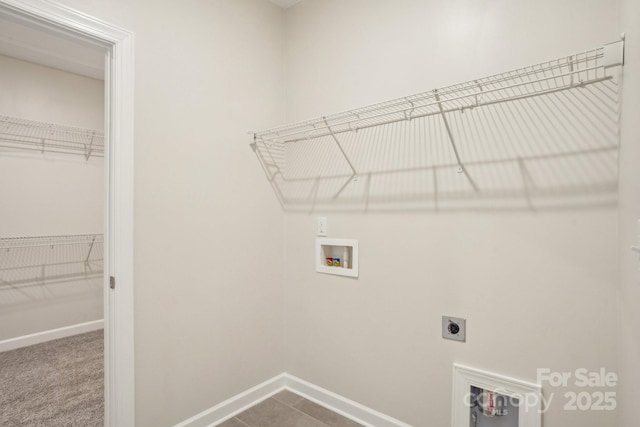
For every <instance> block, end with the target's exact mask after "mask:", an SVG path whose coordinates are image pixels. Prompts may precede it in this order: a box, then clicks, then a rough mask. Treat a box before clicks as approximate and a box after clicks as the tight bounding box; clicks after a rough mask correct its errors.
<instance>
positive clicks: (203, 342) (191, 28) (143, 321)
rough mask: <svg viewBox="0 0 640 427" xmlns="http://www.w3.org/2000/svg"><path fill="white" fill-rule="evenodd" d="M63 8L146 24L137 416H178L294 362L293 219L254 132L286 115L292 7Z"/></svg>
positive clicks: (248, 2)
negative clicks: (288, 286) (287, 245)
mask: <svg viewBox="0 0 640 427" xmlns="http://www.w3.org/2000/svg"><path fill="white" fill-rule="evenodd" d="M62 3H63V4H65V5H68V6H70V7H73V8H76V9H78V10H80V11H82V12H85V13H88V14H90V15H92V16H95V17H97V18H100V19H103V20H106V21H109V22H111V23H113V24H116V25H119V26H122V27H124V28H127V29H129V30H131V31H134V32H135V58H136V60H135V61H136V62H135V178H134V179H135V241H134V243H135V307H134V311H135V346H136V347H135V351H136V365H135V374H136V425H139V426H169V425H174V424H176V423H177V422H180V421H182V420H184V419H186V418H189V417H191V416H192V415H194V414H197V413H198V412H200V411H202V410H205V409H208V408H210V407H211V406H213V405H215V404H217V403H219V402H221V401H223V400H225V399H227V398H229V397H231V396H233V395H235V394H237V393H239V392H241V391H244V390H246V389H248V388H250V387H253V386H254V385H256V384H258V383H261V382H262V381H265V380H266V379H268V378H271V377H273V376H274V375H277V374H279V373H281V372H283V371H284V370H285V369H284V363H283V357H282V343H283V340H282V329H283V325H282V318H283V316H282V309H281V307H282V283H283V265H284V260H283V258H282V247H283V233H282V227H283V214H282V211H281V209H280V206H279V204H278V202H277V200H276V199H275V198H274V197H273V195H272V193H271V190H270V187H269V185H268V183H267V182H266V180H265V179H264V174H263V172H262V171H261V170H260V168H259V166H258V165H257V162H256V159H255V156H254V154H253V152H252V151H251V149H250V148H249V145H248V135H247V132H248V131H249V130H251V129H254V128H261V127H265V126H267V125H268V124H271V123H274V122H275V123H278V122H281V121H282V120H283V96H282V94H283V78H284V75H283V71H282V70H283V68H282V65H283V61H284V55H283V38H282V37H283V19H284V16H283V11H282V9H280V8H278V7H277V6H276V5H274V4H273V3H271V2H270V1H268V0H216V1H208V0H188V1H181V2H167V1H163V2H157V1H150V0H143V1H137V2H131V1H127V0H116V1H113V0H95V1H91V2H87V1H84V0H63V1H62Z"/></svg>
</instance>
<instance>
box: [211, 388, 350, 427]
mask: <svg viewBox="0 0 640 427" xmlns="http://www.w3.org/2000/svg"><path fill="white" fill-rule="evenodd" d="M327 426H329V427H362V425H361V424H358V423H356V422H354V421H351V420H349V419H347V418H345V417H343V416H342V415H339V414H336V413H335V412H332V411H330V410H328V409H326V408H324V407H322V406H320V405H317V404H315V403H313V402H311V401H309V400H307V399H305V398H304V397H301V396H298V395H297V394H295V393H292V392H290V391H288V390H283V391H281V392H280V393H277V394H275V395H274V396H272V397H270V398H269V399H267V400H265V401H263V402H260V403H258V404H257V405H255V406H253V407H251V408H249V409H247V410H246V411H244V412H241V413H240V414H238V415H236V416H235V417H234V418H231V419H230V420H228V421H225V422H224V423H222V424H219V425H218V426H217V427H327Z"/></svg>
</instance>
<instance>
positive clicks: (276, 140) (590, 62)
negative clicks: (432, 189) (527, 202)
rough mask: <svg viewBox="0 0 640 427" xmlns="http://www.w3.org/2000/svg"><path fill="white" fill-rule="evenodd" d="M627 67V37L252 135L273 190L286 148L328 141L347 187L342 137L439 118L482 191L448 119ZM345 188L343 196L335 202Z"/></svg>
mask: <svg viewBox="0 0 640 427" xmlns="http://www.w3.org/2000/svg"><path fill="white" fill-rule="evenodd" d="M622 65H624V34H623V35H622V38H621V39H620V40H618V41H616V42H613V43H609V44H605V45H603V46H601V47H598V48H594V49H591V50H587V51H584V52H581V53H578V54H574V55H569V56H566V57H562V58H558V59H554V60H550V61H546V62H543V63H539V64H535V65H531V66H528V67H524V68H520V69H516V70H512V71H508V72H504V73H500V74H496V75H493V76H489V77H485V78H481V79H476V80H472V81H468V82H465V83H459V84H454V85H451V86H447V87H443V88H439V89H434V90H430V91H427V92H422V93H418V94H415V95H411V96H405V97H402V98H397V99H393V100H389V101H385V102H381V103H378V104H373V105H369V106H366V107H362V108H357V109H353V110H348V111H344V112H340V113H336V114H331V115H325V116H321V117H318V118H315V119H311V120H305V121H301V122H296V123H292V124H287V125H283V126H279V127H275V128H271V129H267V130H263V131H259V132H251V133H250V134H251V146H252V148H253V151H254V153H255V154H256V156H257V157H258V158H259V160H260V164H261V166H262V168H263V169H264V171H265V173H266V175H267V177H268V179H269V181H270V182H271V183H272V184H273V181H274V179H275V178H276V176H277V175H278V174H280V175H281V177H282V179H284V181H286V177H285V175H284V173H283V172H284V170H285V169H284V166H285V165H284V160H281V159H282V158H283V154H282V153H283V152H284V147H286V145H287V144H290V143H297V142H303V141H311V140H318V139H321V138H325V139H326V138H329V139H330V140H333V142H335V144H336V145H337V146H338V148H339V150H340V152H341V154H342V156H344V158H345V160H346V162H347V163H348V165H349V167H350V169H351V171H352V176H351V178H350V179H349V180H348V182H347V184H348V183H349V182H353V181H355V180H357V176H358V174H357V168H356V166H355V165H354V161H353V160H352V159H350V158H349V156H348V155H347V153H346V151H345V150H344V147H343V145H342V144H341V142H340V135H341V134H344V133H347V132H358V131H359V130H361V129H368V128H373V127H378V126H385V125H390V124H393V123H397V122H401V121H412V120H415V119H418V118H424V117H429V116H440V117H441V119H442V122H443V125H444V128H445V130H446V136H447V138H448V140H449V143H450V145H451V148H452V150H453V154H454V156H455V161H456V163H457V171H458V173H460V174H464V175H465V176H466V177H467V179H468V180H469V182H470V184H471V186H472V187H473V189H474V190H476V191H479V188H478V186H477V185H476V183H475V182H474V180H473V179H472V177H471V176H470V175H469V174H468V173H467V170H466V169H465V164H464V155H463V154H464V153H460V152H459V149H458V144H457V141H456V140H455V137H454V134H453V132H452V131H451V128H450V123H449V120H448V117H447V115H448V114H450V113H455V112H458V113H461V114H462V113H464V111H465V110H472V109H475V108H481V107H485V106H490V105H495V104H500V103H505V102H513V101H519V100H525V99H528V98H533V97H540V96H543V95H550V94H554V93H557V92H561V91H567V90H573V89H576V88H585V87H586V86H588V85H592V84H596V83H600V82H605V81H608V80H612V79H613V78H614V76H613V75H611V73H610V69H611V68H613V67H617V66H622ZM278 150H279V151H278ZM274 152H275V153H278V154H279V155H280V156H281V157H280V158H278V160H280V161H276V157H277V156H274ZM361 172H363V173H366V171H361ZM345 187H346V186H343V187H342V188H341V189H340V190H339V191H338V194H337V195H336V197H337V196H338V195H339V194H340V193H341V192H342V191H343V190H344V188H345ZM281 196H282V195H280V196H279V197H281ZM281 202H282V200H281Z"/></svg>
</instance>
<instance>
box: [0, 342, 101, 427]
mask: <svg viewBox="0 0 640 427" xmlns="http://www.w3.org/2000/svg"><path fill="white" fill-rule="evenodd" d="M103 344H104V343H103V331H95V332H89V333H86V334H82V335H75V336H72V337H68V338H62V339H59V340H55V341H49V342H46V343H42V344H36V345H33V346H30V347H24V348H19V349H16V350H11V351H6V352H2V353H0V426H2V427H14V426H16V427H17V426H20V427H26V426H29V427H31V426H46V427H61V426H65V427H69V426H82V427H94V426H95V427H99V426H102V425H103V423H104V421H103V420H104V347H103Z"/></svg>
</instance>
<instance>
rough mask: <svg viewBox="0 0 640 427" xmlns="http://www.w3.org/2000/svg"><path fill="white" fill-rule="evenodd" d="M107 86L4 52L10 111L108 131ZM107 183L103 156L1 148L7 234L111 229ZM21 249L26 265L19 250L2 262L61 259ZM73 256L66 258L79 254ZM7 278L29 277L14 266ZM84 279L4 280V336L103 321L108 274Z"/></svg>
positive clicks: (4, 92) (73, 269)
mask: <svg viewBox="0 0 640 427" xmlns="http://www.w3.org/2000/svg"><path fill="white" fill-rule="evenodd" d="M103 86H104V85H103V82H102V81H99V80H94V79H90V78H86V77H82V76H79V75H75V74H71V73H66V72H62V71H58V70H54V69H51V68H47V67H43V66H39V65H35V64H31V63H28V62H23V61H19V60H16V59H13V58H8V57H5V56H0V114H2V115H7V116H12V117H18V118H23V119H30V120H36V121H43V122H47V123H57V124H63V125H70V126H77V127H83V128H91V129H103V121H104V88H103ZM103 181H104V177H103V159H102V158H96V157H93V158H91V159H90V160H89V161H86V160H85V158H84V157H83V156H82V155H78V156H69V155H60V154H51V153H45V154H41V153H38V152H30V151H25V150H15V149H6V148H0V182H2V185H0V200H2V209H0V237H27V236H52V235H54V236H55V235H69V234H94V233H95V234H100V233H103V199H102V198H103V186H104V185H103ZM77 249H78V248H74V251H75V250H77ZM100 252H101V251H100ZM21 253H22V254H23V255H20V257H21V258H22V261H24V263H23V264H21V261H19V260H17V259H16V258H13V257H14V256H17V255H14V254H13V253H12V254H7V253H5V254H2V257H3V258H2V260H3V261H4V262H3V264H2V267H1V268H7V267H17V266H18V264H20V265H24V264H28V265H33V264H34V263H39V262H45V261H47V260H50V261H53V258H47V260H44V259H43V258H42V255H41V253H40V252H39V253H36V252H34V251H33V250H31V251H22V252H21ZM96 253H98V251H96ZM71 255H72V254H69V256H68V257H67V256H65V257H64V260H65V261H71V260H73V257H72V256H71ZM57 256H58V255H56V257H57ZM35 258H37V259H35ZM56 259H57V260H58V261H60V260H62V258H56ZM81 260H82V258H80V259H78V261H81ZM80 267H81V266H80ZM80 267H78V266H70V267H69V266H68V267H66V268H65V269H64V271H62V270H58V269H57V267H47V272H48V273H51V272H52V271H54V270H53V269H57V270H56V274H69V273H77V272H79V271H81V270H78V268H80ZM29 274H30V273H29ZM2 277H3V278H4V279H10V280H13V279H21V278H26V277H29V275H27V276H25V275H21V274H19V273H17V272H16V270H11V272H7V271H4V272H3V276H2ZM76 279H77V277H76V278H74V280H73V281H66V280H64V281H56V283H49V284H46V285H45V286H34V283H32V282H28V283H22V284H19V285H16V286H8V285H5V284H2V285H0V340H4V339H8V338H14V337H19V336H23V335H27V334H32V333H36V332H43V331H47V330H50V329H55V328H60V327H64V326H71V325H75V324H78V323H84V322H89V321H93V320H99V319H102V317H103V314H102V311H103V304H102V278H100V277H93V278H91V279H82V280H76Z"/></svg>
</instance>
